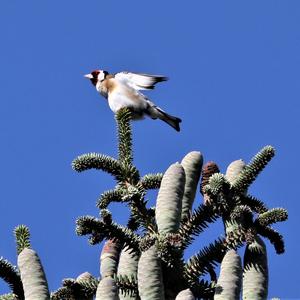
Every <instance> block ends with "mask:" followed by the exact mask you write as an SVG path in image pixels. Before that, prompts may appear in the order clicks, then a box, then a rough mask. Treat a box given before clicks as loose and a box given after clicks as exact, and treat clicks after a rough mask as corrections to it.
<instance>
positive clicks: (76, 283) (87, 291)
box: [51, 277, 99, 300]
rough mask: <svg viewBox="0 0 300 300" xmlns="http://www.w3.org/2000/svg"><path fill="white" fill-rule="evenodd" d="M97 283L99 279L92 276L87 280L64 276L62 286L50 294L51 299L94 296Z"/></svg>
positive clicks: (65, 299)
mask: <svg viewBox="0 0 300 300" xmlns="http://www.w3.org/2000/svg"><path fill="white" fill-rule="evenodd" d="M98 284H99V280H97V279H96V278H93V277H92V278H90V279H88V280H75V279H72V278H66V279H64V280H63V284H62V285H63V286H62V287H61V288H59V289H58V290H57V291H55V292H53V293H52V294H51V300H62V299H64V300H76V299H82V300H85V299H90V298H91V297H93V296H95V294H96V290H97V286H98Z"/></svg>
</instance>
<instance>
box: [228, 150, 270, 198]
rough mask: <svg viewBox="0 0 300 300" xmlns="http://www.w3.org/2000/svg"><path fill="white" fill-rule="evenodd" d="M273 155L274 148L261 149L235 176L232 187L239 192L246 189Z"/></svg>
mask: <svg viewBox="0 0 300 300" xmlns="http://www.w3.org/2000/svg"><path fill="white" fill-rule="evenodd" d="M274 155H275V149H274V148H273V147H272V146H265V147H264V148H263V149H261V150H260V151H259V152H258V153H257V154H256V155H255V156H254V157H253V158H252V160H251V161H250V163H249V164H248V165H246V167H245V168H244V169H243V171H242V172H241V173H240V175H239V176H238V177H237V179H236V180H235V182H234V184H233V186H234V188H235V189H236V190H238V191H240V192H241V193H242V192H244V191H246V190H247V189H248V187H249V186H250V185H251V183H252V182H253V181H254V180H255V179H256V177H257V176H258V174H259V173H260V172H261V171H262V170H263V169H264V168H265V166H266V165H267V164H268V163H269V161H270V160H271V159H272V157H273V156H274Z"/></svg>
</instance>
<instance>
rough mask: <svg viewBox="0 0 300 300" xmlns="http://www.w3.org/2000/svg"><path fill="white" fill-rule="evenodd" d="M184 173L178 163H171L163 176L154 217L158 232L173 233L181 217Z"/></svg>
mask: <svg viewBox="0 0 300 300" xmlns="http://www.w3.org/2000/svg"><path fill="white" fill-rule="evenodd" d="M184 185H185V173H184V169H183V167H182V166H181V165H180V164H179V163H175V164H172V165H171V166H170V167H169V168H168V170H167V171H166V173H165V174H164V176H163V179H162V182H161V186H160V189H159V192H158V196H157V200H156V210H155V218H156V223H157V227H158V231H159V233H174V232H176V231H177V230H178V228H179V225H180V219H181V208H182V196H183V193H184Z"/></svg>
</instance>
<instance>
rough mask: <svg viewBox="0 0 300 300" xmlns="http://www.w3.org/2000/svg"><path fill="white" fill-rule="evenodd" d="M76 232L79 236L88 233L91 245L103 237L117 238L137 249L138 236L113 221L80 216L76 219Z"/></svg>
mask: <svg viewBox="0 0 300 300" xmlns="http://www.w3.org/2000/svg"><path fill="white" fill-rule="evenodd" d="M76 233H77V234H78V235H79V236H83V235H90V237H89V242H90V244H91V245H95V244H98V243H101V242H102V241H103V240H104V239H107V240H110V239H117V240H118V241H119V242H120V243H122V244H124V246H128V247H129V248H131V249H134V250H135V251H138V249H139V236H138V235H136V234H135V233H134V232H133V231H131V230H130V229H128V228H127V227H124V226H121V225H118V224H116V223H114V222H111V223H108V224H107V223H104V222H103V221H101V220H99V219H97V218H95V217H91V216H84V217H80V218H78V219H77V221H76Z"/></svg>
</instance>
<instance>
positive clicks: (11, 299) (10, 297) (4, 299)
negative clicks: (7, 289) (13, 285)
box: [0, 293, 24, 300]
mask: <svg viewBox="0 0 300 300" xmlns="http://www.w3.org/2000/svg"><path fill="white" fill-rule="evenodd" d="M23 299H24V298H23ZM0 300H20V298H18V297H17V295H15V294H12V293H10V294H4V295H0Z"/></svg>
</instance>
